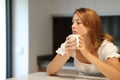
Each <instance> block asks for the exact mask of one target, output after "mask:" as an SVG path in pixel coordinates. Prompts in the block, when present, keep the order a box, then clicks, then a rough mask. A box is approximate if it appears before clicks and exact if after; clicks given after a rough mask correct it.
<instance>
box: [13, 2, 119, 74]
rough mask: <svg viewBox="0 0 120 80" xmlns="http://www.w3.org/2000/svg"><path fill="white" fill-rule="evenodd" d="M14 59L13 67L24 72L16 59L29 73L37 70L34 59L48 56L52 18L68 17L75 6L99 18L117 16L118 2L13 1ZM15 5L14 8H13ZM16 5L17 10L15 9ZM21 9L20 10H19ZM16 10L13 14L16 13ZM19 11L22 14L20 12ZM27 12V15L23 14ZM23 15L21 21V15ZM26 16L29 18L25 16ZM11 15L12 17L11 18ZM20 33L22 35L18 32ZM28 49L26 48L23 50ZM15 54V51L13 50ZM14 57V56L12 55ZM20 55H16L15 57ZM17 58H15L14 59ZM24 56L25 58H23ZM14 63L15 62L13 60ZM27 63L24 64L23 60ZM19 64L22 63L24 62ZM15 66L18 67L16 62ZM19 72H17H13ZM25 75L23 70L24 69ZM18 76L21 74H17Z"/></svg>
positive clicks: (50, 48)
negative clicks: (94, 12)
mask: <svg viewBox="0 0 120 80" xmlns="http://www.w3.org/2000/svg"><path fill="white" fill-rule="evenodd" d="M13 1H14V3H15V5H14V9H15V12H14V13H15V14H14V15H16V16H17V15H19V16H18V17H16V18H15V17H14V23H13V26H14V29H13V30H14V31H13V33H14V40H13V43H14V49H15V50H13V51H14V52H13V54H14V59H15V61H14V62H16V64H14V66H15V65H16V67H18V69H19V68H20V69H21V70H22V71H24V69H23V67H19V66H18V65H20V66H23V65H22V63H19V62H21V61H20V60H24V61H25V62H26V63H27V64H28V66H27V64H25V65H26V68H27V67H28V68H27V69H28V72H29V73H32V72H36V71H37V61H36V60H37V56H38V55H41V56H42V55H48V54H52V53H53V52H52V16H56V15H57V16H71V15H72V13H73V11H74V10H75V9H76V8H79V7H89V8H92V9H94V10H96V11H97V12H98V13H99V14H100V15H111V14H114V15H116V14H119V15H120V9H119V8H118V6H119V4H118V3H120V1H119V0H114V1H113V0H109V1H108V0H106V1H103V0H100V1H99V0H91V1H88V0H51V1H49V0H29V1H28V0H13ZM15 6H17V7H15ZM18 6H19V7H18ZM21 8H22V9H21ZM16 11H17V12H16ZM21 11H22V13H21ZM27 11H29V12H27ZM23 14H24V18H23V17H22V15H23ZM28 14H29V15H28ZM14 15H13V16H14ZM21 31H22V32H21ZM27 47H28V49H27ZM16 50H17V51H18V52H17V51H16ZM16 54H17V55H16ZM19 55H20V56H19ZM17 57H18V58H17ZM25 57H26V58H27V59H25ZM16 60H17V61H16ZM27 60H28V61H27ZM24 61H23V63H24ZM17 62H18V63H19V64H18V63H17ZM17 72H18V73H19V71H17ZM26 73H27V70H26ZM21 74H22V73H21Z"/></svg>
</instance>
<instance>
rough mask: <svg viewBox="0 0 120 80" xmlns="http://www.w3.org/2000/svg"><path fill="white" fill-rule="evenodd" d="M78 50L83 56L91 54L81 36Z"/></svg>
mask: <svg viewBox="0 0 120 80" xmlns="http://www.w3.org/2000/svg"><path fill="white" fill-rule="evenodd" d="M76 50H78V51H80V52H81V53H82V55H83V56H85V54H87V53H89V51H88V48H87V45H86V42H85V40H84V38H83V37H82V36H79V46H78V47H77V48H76Z"/></svg>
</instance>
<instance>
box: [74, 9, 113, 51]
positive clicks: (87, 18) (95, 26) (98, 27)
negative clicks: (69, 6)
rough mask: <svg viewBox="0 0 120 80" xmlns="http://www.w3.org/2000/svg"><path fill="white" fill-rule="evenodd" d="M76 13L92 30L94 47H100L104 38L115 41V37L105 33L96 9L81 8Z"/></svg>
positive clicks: (91, 37)
mask: <svg viewBox="0 0 120 80" xmlns="http://www.w3.org/2000/svg"><path fill="white" fill-rule="evenodd" d="M74 14H77V15H78V16H79V18H80V19H81V20H82V23H83V25H84V26H86V27H88V28H89V29H90V30H91V31H90V32H89V36H90V39H91V42H92V44H93V46H94V49H98V47H99V46H100V44H101V43H102V41H103V40H104V39H107V40H109V41H111V42H113V37H112V36H111V35H109V34H108V33H104V31H103V28H102V27H103V26H102V22H101V19H100V17H99V16H98V14H97V13H96V12H95V11H94V10H92V9H89V8H80V9H76V10H75V12H74Z"/></svg>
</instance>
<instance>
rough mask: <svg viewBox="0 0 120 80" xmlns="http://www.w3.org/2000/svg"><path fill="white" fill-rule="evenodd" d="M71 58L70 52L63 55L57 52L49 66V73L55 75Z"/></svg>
mask: <svg viewBox="0 0 120 80" xmlns="http://www.w3.org/2000/svg"><path fill="white" fill-rule="evenodd" d="M69 58H70V54H67V53H66V54H65V55H63V56H61V55H60V54H57V55H56V56H55V57H54V59H53V60H52V61H51V62H50V63H49V65H48V66H47V73H48V74H49V75H55V74H56V73H57V72H58V71H59V70H60V69H61V67H62V66H63V65H64V64H65V63H66V62H67V60H68V59H69Z"/></svg>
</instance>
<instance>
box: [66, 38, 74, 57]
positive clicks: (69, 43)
mask: <svg viewBox="0 0 120 80" xmlns="http://www.w3.org/2000/svg"><path fill="white" fill-rule="evenodd" d="M75 51H76V42H75V40H74V39H73V40H71V39H70V36H68V37H67V38H66V46H65V53H66V54H70V55H72V53H74V52H75Z"/></svg>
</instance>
